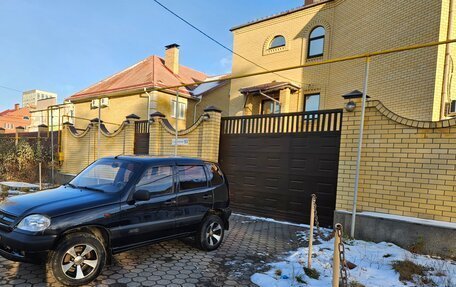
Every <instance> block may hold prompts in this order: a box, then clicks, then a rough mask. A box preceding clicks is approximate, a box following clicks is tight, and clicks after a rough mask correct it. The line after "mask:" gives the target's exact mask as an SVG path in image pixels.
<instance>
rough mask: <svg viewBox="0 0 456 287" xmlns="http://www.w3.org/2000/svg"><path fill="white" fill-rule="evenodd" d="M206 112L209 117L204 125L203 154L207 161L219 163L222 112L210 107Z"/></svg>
mask: <svg viewBox="0 0 456 287" xmlns="http://www.w3.org/2000/svg"><path fill="white" fill-rule="evenodd" d="M204 112H205V115H207V117H206V119H205V121H204V122H203V123H202V125H203V127H202V129H203V138H204V143H203V144H201V149H202V150H201V154H202V157H203V159H205V160H210V161H214V162H218V159H219V145H220V125H221V118H222V111H221V110H219V109H217V108H216V107H214V106H210V107H207V108H206V109H205V110H204Z"/></svg>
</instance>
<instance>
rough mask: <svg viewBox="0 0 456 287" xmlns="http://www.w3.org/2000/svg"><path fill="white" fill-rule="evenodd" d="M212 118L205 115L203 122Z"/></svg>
mask: <svg viewBox="0 0 456 287" xmlns="http://www.w3.org/2000/svg"><path fill="white" fill-rule="evenodd" d="M210 118H211V116H210V115H209V114H204V115H203V121H208V120H209V119H210Z"/></svg>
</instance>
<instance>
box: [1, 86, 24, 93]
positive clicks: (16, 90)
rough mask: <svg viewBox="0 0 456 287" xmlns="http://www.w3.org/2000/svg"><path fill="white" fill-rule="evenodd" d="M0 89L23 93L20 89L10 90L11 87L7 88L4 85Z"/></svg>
mask: <svg viewBox="0 0 456 287" xmlns="http://www.w3.org/2000/svg"><path fill="white" fill-rule="evenodd" d="M0 88H3V89H6V90H10V91H15V92H19V93H22V91H19V90H18V89H15V88H10V87H7V86H2V85H0Z"/></svg>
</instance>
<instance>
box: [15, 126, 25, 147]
mask: <svg viewBox="0 0 456 287" xmlns="http://www.w3.org/2000/svg"><path fill="white" fill-rule="evenodd" d="M24 131H25V128H24V127H21V126H19V127H16V145H17V144H18V143H19V137H20V136H19V134H21V133H23V132H24Z"/></svg>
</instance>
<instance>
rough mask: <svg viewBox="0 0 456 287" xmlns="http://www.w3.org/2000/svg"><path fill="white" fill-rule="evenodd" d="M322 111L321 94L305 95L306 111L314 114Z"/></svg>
mask: <svg viewBox="0 0 456 287" xmlns="http://www.w3.org/2000/svg"><path fill="white" fill-rule="evenodd" d="M319 109H320V93H318V94H308V95H305V101H304V111H305V112H312V111H318V110H319Z"/></svg>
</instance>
